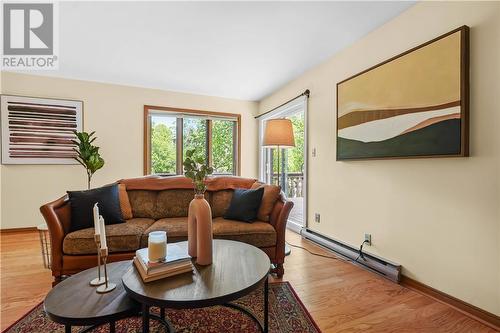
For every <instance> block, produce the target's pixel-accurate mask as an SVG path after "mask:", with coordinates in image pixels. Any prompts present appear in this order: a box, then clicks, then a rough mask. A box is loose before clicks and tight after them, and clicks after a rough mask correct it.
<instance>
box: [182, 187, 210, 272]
mask: <svg viewBox="0 0 500 333" xmlns="http://www.w3.org/2000/svg"><path fill="white" fill-rule="evenodd" d="M188 253H189V255H190V256H191V257H196V263H197V264H200V265H210V264H211V263H212V209H211V208H210V205H209V204H208V202H207V200H205V197H204V195H203V194H196V195H195V196H194V199H193V200H191V203H190V204H189V211H188Z"/></svg>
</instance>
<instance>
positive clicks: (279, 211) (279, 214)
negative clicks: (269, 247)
mask: <svg viewBox="0 0 500 333" xmlns="http://www.w3.org/2000/svg"><path fill="white" fill-rule="evenodd" d="M292 208H293V202H292V201H288V200H286V198H285V197H284V195H283V193H281V194H280V197H279V199H278V200H277V201H276V204H275V205H274V208H273V211H272V213H271V218H270V221H269V222H270V223H271V224H272V225H273V227H274V229H275V230H276V255H275V260H276V262H279V263H283V261H284V259H285V234H286V223H287V221H288V215H289V214H290V211H291V210H292Z"/></svg>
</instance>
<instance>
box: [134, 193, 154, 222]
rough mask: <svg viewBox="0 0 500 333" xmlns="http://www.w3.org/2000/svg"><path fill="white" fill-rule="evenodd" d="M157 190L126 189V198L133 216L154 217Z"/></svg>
mask: <svg viewBox="0 0 500 333" xmlns="http://www.w3.org/2000/svg"><path fill="white" fill-rule="evenodd" d="M157 196H158V192H156V191H147V190H133V191H128V199H129V201H130V205H131V206H132V215H133V216H134V217H146V218H150V219H154V218H155V211H156V197H157Z"/></svg>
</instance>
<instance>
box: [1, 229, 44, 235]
mask: <svg viewBox="0 0 500 333" xmlns="http://www.w3.org/2000/svg"><path fill="white" fill-rule="evenodd" d="M27 231H37V229H36V227H25V228H9V229H0V233H1V234H10V233H16V232H27Z"/></svg>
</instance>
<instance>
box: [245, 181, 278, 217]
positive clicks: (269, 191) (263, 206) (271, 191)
mask: <svg viewBox="0 0 500 333" xmlns="http://www.w3.org/2000/svg"><path fill="white" fill-rule="evenodd" d="M261 187H263V188H264V195H263V196H262V201H261V203H260V207H259V211H258V212H257V218H258V219H259V220H261V221H269V217H270V215H271V212H272V211H273V208H274V204H275V203H276V200H278V198H279V196H280V192H281V187H279V186H277V185H269V184H265V183H261V182H255V183H254V184H253V185H252V187H251V188H252V189H257V188H261Z"/></svg>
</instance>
